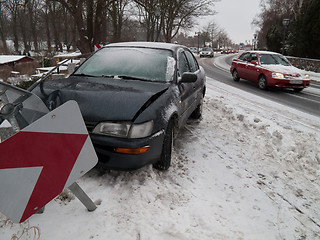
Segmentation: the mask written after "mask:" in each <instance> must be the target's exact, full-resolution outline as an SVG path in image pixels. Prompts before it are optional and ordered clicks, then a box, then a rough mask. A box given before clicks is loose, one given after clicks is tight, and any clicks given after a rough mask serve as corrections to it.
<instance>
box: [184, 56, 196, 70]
mask: <svg viewBox="0 0 320 240" xmlns="http://www.w3.org/2000/svg"><path fill="white" fill-rule="evenodd" d="M184 53H185V55H186V57H187V60H188V62H189V66H190V70H191V72H195V71H197V70H198V69H199V65H198V63H197V61H196V60H195V58H194V56H193V54H192V53H191V52H189V51H185V52H184Z"/></svg>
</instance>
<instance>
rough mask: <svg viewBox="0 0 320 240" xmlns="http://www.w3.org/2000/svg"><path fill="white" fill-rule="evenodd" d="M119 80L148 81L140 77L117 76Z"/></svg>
mask: <svg viewBox="0 0 320 240" xmlns="http://www.w3.org/2000/svg"><path fill="white" fill-rule="evenodd" d="M117 77H118V78H122V79H130V80H140V81H148V82H149V80H147V79H145V78H139V77H132V76H126V75H120V76H117Z"/></svg>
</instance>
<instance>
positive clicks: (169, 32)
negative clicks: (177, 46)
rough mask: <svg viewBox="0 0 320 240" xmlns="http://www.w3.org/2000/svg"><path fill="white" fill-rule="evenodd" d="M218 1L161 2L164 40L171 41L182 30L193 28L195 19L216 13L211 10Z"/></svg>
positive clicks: (166, 0) (177, 0) (167, 0)
mask: <svg viewBox="0 0 320 240" xmlns="http://www.w3.org/2000/svg"><path fill="white" fill-rule="evenodd" d="M214 2H216V0H175V1H171V0H165V1H160V9H161V26H162V33H163V36H164V40H165V41H166V42H171V39H172V38H173V37H174V36H175V35H176V34H177V33H178V32H179V30H180V29H186V28H191V27H192V26H193V24H194V22H195V18H196V17H199V16H206V15H209V14H213V13H214V12H213V11H212V9H211V8H210V7H211V6H213V4H214Z"/></svg>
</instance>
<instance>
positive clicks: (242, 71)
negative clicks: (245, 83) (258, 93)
mask: <svg viewBox="0 0 320 240" xmlns="http://www.w3.org/2000/svg"><path fill="white" fill-rule="evenodd" d="M249 58H250V53H249V52H247V53H244V54H242V55H241V56H240V57H239V60H238V61H237V63H236V69H237V71H238V75H239V77H240V78H243V79H246V80H248V76H247V65H248V60H249Z"/></svg>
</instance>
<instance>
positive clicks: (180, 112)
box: [33, 43, 205, 170]
mask: <svg viewBox="0 0 320 240" xmlns="http://www.w3.org/2000/svg"><path fill="white" fill-rule="evenodd" d="M190 54H191V55H192V53H191V52H190V51H189V50H188V49H187V48H185V47H183V46H179V45H174V44H163V43H162V44H161V43H159V44H157V43H118V44H110V45H108V46H106V47H104V48H102V49H101V50H99V51H97V52H96V53H95V54H93V55H92V56H91V57H90V58H88V59H87V61H86V62H84V63H83V64H82V65H81V66H80V67H79V68H78V69H77V70H76V71H75V72H74V73H73V74H72V75H71V76H70V77H69V78H67V79H60V80H54V81H53V80H52V81H45V82H41V83H40V84H39V85H38V86H37V87H36V88H34V89H33V92H34V93H36V94H37V95H38V96H39V97H40V98H41V99H42V100H43V101H44V102H45V103H46V104H47V105H48V106H57V105H60V104H61V103H64V102H66V101H68V100H75V101H77V103H78V104H79V107H80V110H81V113H82V115H83V118H84V120H85V123H86V126H87V129H88V131H89V133H90V137H91V139H92V142H93V144H94V147H95V150H96V152H97V155H98V157H99V162H100V164H101V165H103V166H105V167H107V168H109V169H121V170H128V169H137V168H141V167H142V166H144V165H147V164H153V165H154V166H155V167H156V168H158V169H160V170H166V169H168V168H169V166H170V163H171V151H172V141H173V132H174V129H179V128H180V127H181V126H182V125H183V124H184V123H185V122H186V120H187V119H188V118H189V116H191V115H192V114H194V115H195V116H196V117H197V118H199V117H200V115H201V112H199V111H200V110H201V105H202V99H203V97H204V93H205V75H204V72H203V70H202V68H200V67H199V66H198V65H197V62H196V60H195V58H194V57H193V59H191V58H190V57H192V56H193V55H192V56H191V55H190ZM182 57H184V59H182ZM188 57H189V58H190V60H189V61H193V62H192V63H189V62H188ZM180 61H184V62H183V65H185V66H184V67H187V68H186V69H187V71H185V70H183V72H182V71H181V70H180V69H179V64H180ZM191 64H192V66H193V69H191V67H190V66H189V65H191ZM188 69H189V70H188ZM196 113H198V114H196Z"/></svg>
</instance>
